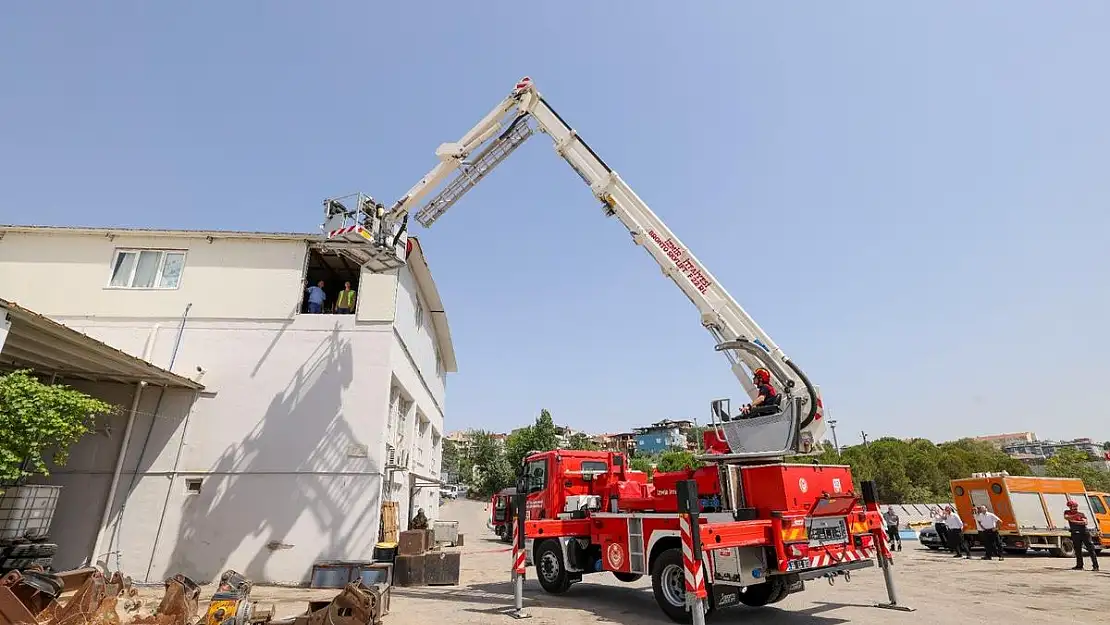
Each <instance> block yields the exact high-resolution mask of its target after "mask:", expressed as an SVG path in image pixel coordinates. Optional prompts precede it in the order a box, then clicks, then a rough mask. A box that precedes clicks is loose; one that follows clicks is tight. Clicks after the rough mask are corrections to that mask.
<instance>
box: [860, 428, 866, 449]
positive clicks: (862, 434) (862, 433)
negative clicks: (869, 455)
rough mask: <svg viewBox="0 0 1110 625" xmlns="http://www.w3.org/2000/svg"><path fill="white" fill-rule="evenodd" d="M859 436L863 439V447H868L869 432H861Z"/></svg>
mask: <svg viewBox="0 0 1110 625" xmlns="http://www.w3.org/2000/svg"><path fill="white" fill-rule="evenodd" d="M859 435H860V436H862V437H863V446H864V447H867V432H864V431H863V430H860V432H859Z"/></svg>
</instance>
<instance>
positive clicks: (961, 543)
mask: <svg viewBox="0 0 1110 625" xmlns="http://www.w3.org/2000/svg"><path fill="white" fill-rule="evenodd" d="M944 524H945V525H947V526H948V544H949V545H951V547H952V551H955V552H956V553H955V555H953V556H952V557H953V558H958V557H960V556H961V555H962V554H965V553H966V554H967V559H968V560H970V559H971V548H970V547H968V545H967V539H966V538H964V522H963V519H961V518H960V515H959V514H956V511H955V510H953V509H952V506H945V507H944Z"/></svg>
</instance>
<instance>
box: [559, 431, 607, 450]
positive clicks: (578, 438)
mask: <svg viewBox="0 0 1110 625" xmlns="http://www.w3.org/2000/svg"><path fill="white" fill-rule="evenodd" d="M566 448H567V449H577V450H581V451H597V450H599V449H601V445H598V444H597V443H596V442H594V439H593V438H591V437H590V435H588V434H584V433H582V432H578V433H576V434H571V435H570V438H568V439H567V444H566Z"/></svg>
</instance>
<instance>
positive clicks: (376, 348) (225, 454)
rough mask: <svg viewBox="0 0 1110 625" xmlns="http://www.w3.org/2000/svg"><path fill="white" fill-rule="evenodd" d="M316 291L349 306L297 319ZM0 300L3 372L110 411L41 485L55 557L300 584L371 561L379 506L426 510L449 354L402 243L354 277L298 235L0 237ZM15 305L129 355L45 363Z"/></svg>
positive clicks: (30, 317)
mask: <svg viewBox="0 0 1110 625" xmlns="http://www.w3.org/2000/svg"><path fill="white" fill-rule="evenodd" d="M320 279H323V280H326V281H327V282H328V285H327V291H328V293H329V301H334V297H335V293H336V292H337V291H338V290H339V289H340V288H341V287H342V283H343V281H350V282H351V283H352V286H353V287H355V288H356V289H357V291H358V298H357V304H356V309H355V313H354V314H351V315H338V314H302V310H303V309H304V306H303V302H304V298H305V285H306V280H307V281H309V282H311V283H316V281H317V280H320ZM0 298H3V300H6V302H8V303H14V304H18V306H16V305H14V304H7V305H6V307H7V308H8V309H9V314H8V317H9V321H10V322H11V323H13V324H14V325H13V326H12V330H11V332H10V333H9V340H8V341H7V342H6V343H5V344H4V347H3V349H2V351H0V368H4V369H12V368H17V367H21V366H34V367H35V368H36V369H37V370H38V371H40V373H44V374H47V375H53V376H56V377H57V378H59V379H61V380H64V381H65V382H66V383H69V384H71V385H73V386H74V387H76V388H80V389H82V390H85V391H86V392H89V393H90V394H93V395H96V396H98V397H101V398H104V399H107V400H109V401H112V402H113V403H115V404H117V405H119V406H120V407H121V410H120V414H118V415H115V416H112V417H106V418H104V419H103V422H102V423H100V424H99V425H98V427H97V433H96V434H95V435H90V436H87V437H86V438H85V439H83V440H82V441H81V442H80V443H79V444H78V445H77V446H76V447H75V448H74V449H73V450H72V452H71V455H70V460H69V462H68V463H67V464H66V466H64V467H59V468H57V469H56V470H55V471H54V472H53V473H52V475H51V476H50V477H49V478H46V479H45V480H43V481H45V482H47V483H54V484H59V485H62V486H64V488H63V491H62V495H61V499H60V502H59V508H58V512H57V515H56V517H55V521H54V524H53V527H52V531H51V535H52V538H53V540H54V541H55V542H58V543H59V552H58V556H57V557H56V559H55V564H56V565H58V566H77V565H79V564H80V563H81V562H82V561H84V560H86V559H87V558H89V557H90V556H92V555H94V554H111V555H109V556H108V557H107V560H108V561H109V563H110V564H112V565H116V564H117V563H118V565H119V566H120V568H121V569H122V570H123V571H124V572H125V573H126V574H129V575H131V576H132V577H134V578H135V579H136V580H146V581H160V580H161V579H164V578H165V577H166V576H169V575H172V574H174V573H178V572H180V573H184V574H186V575H188V576H190V577H192V578H193V579H196V580H198V581H201V580H205V581H207V580H209V579H213V578H215V577H217V576H218V575H219V574H220V572H222V571H223V570H224V569H226V568H234V569H236V570H238V571H240V572H242V573H244V574H245V575H247V576H248V577H249V578H252V579H254V580H255V581H259V582H261V581H270V582H294V583H295V582H303V581H306V580H307V579H308V578H309V575H310V569H311V566H312V564H313V562H316V561H319V560H328V559H368V558H369V557H370V555H371V552H372V549H373V545H374V543H375V542H376V541H377V540H378V533H379V519H380V516H381V504H382V501H383V500H393V501H397V502H398V508H399V515H400V521H401V525H402V529H404V527H405V526H406V525H407V522H408V519H409V518H411V514H412V513H415V509H416V508H417V507H423V508H424V509H425V513H426V514H428V516H429V517H431V518H435V516H436V512H437V509H438V496H439V494H438V488H435V487H434V486H435V484H436V482H437V479H438V475H439V470H440V457H441V449H442V445H441V436H442V433H443V432H444V425H443V414H444V413H443V410H444V393H445V386H446V373H448V372H454V371H455V355H454V350H453V348H452V344H451V338H450V333H449V330H448V326H447V318H446V315H445V313H444V310H443V304H442V302H441V301H440V299H439V295H438V294H437V292H436V287H435V284H434V282H433V281H432V277H431V274H430V273H429V270H428V266H427V263H426V261H425V259H424V256H423V252H422V250H421V247H420V244H419V242H418V241H416V240H415V239H413V240H411V243H410V252H409V258H408V264H407V265H406V266H405V267H403V268H402V269H400V270H397V271H393V272H390V273H387V274H370V273H366V272H360V270H359V268H358V265H357V263H352V262H351V261H349V260H347V259H346V258H345V257H344V256H341V255H340V252H335V251H330V252H329V251H327V250H326V249H323V247H322V246H321V241H320V240H319V237H317V236H314V235H311V234H271V233H242V232H196V231H153V230H129V229H120V228H113V229H103V228H95V229H94V228H51V227H15V226H0ZM4 305H5V302H3V301H0V306H4ZM31 311H35V312H37V313H41V314H42V315H44V316H45V317H47V318H49V320H53V321H56V322H60V323H61V324H64V325H65V326H68V328H71V329H73V330H76V331H78V332H80V333H85V334H87V335H88V336H89V337H92V338H93V339H98V340H99V341H103V343H106V344H107V345H109V346H112V347H115V348H118V350H121V351H122V352H125V353H126V354H128V355H130V357H128V356H125V355H124V354H119V353H115V354H113V350H110V349H108V348H106V347H104V346H102V345H101V346H99V347H97V343H96V341H92V340H89V339H88V338H87V337H82V336H80V335H79V334H77V333H76V332H73V333H71V334H72V336H68V337H66V338H65V339H64V341H65V342H66V345H68V347H67V348H66V351H62V348H61V347H60V345H61V344H60V343H59V341H62V340H63V339H62V338H59V337H62V335H63V334H64V333H65V332H68V331H67V330H65V329H64V328H57V327H55V328H53V329H52V330H49V332H47V330H45V329H44V328H47V326H50V325H51V324H50V321H48V320H47V319H42V318H38V317H36V315H34V313H32V312H31ZM3 313H4V311H3V310H0V315H2V314H3ZM0 322H3V319H2V318H0ZM36 324H37V325H36ZM40 326H41V327H40ZM36 332H37V333H38V334H35V333H36ZM44 333H45V334H44ZM49 333H53V334H50V336H52V337H53V338H50V337H48V336H47V334H49ZM35 337H38V338H35ZM44 337H45V338H44ZM48 338H50V340H47V339H48ZM82 350H85V351H82ZM98 350H99V351H98ZM102 356H103V359H100V358H101V357H102ZM98 359H100V360H98ZM113 359H114V360H113ZM139 359H141V361H140V360H139ZM125 361H126V362H125ZM142 361H146V363H149V364H146V363H144V362H142ZM109 365H111V366H109ZM125 365H126V366H125ZM151 365H154V366H151ZM171 372H172V373H171ZM174 374H176V375H174ZM140 380H141V381H144V382H146V383H147V384H146V385H145V387H140V385H139V381H140ZM140 389H141V390H140ZM136 395H137V396H136ZM133 402H134V403H133ZM132 406H137V409H135V410H134V411H132V410H131V408H132ZM125 439H128V442H127V445H126V454H124V456H123V461H122V463H120V449H121V447H122V445H123V443H124V440H125ZM386 482H389V483H388V484H386V485H385V488H384V493H383V484H384V483H386ZM113 483H115V486H114V487H113ZM410 493H412V496H411V497H410ZM106 508H107V509H106ZM101 511H105V512H104V514H101ZM100 557H104V556H103V555H101V556H100Z"/></svg>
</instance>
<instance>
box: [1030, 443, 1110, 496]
mask: <svg viewBox="0 0 1110 625" xmlns="http://www.w3.org/2000/svg"><path fill="white" fill-rule="evenodd" d="M1044 468H1045V475H1047V476H1049V477H1074V478H1079V479H1081V480H1083V485H1084V486H1086V487H1087V490H1092V491H1098V492H1104V493H1105V492H1110V471H1106V470H1101V469H1097V468H1095V467H1093V466H1091V459H1090V458H1088V457H1087V454H1085V453H1083V452H1082V451H1079V450H1078V449H1066V448H1065V449H1061V450H1059V451H1057V452H1056V454H1054V455H1053V456H1052V457H1051V458H1049V459H1048V460H1047V461H1046V462H1045V466H1044Z"/></svg>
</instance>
